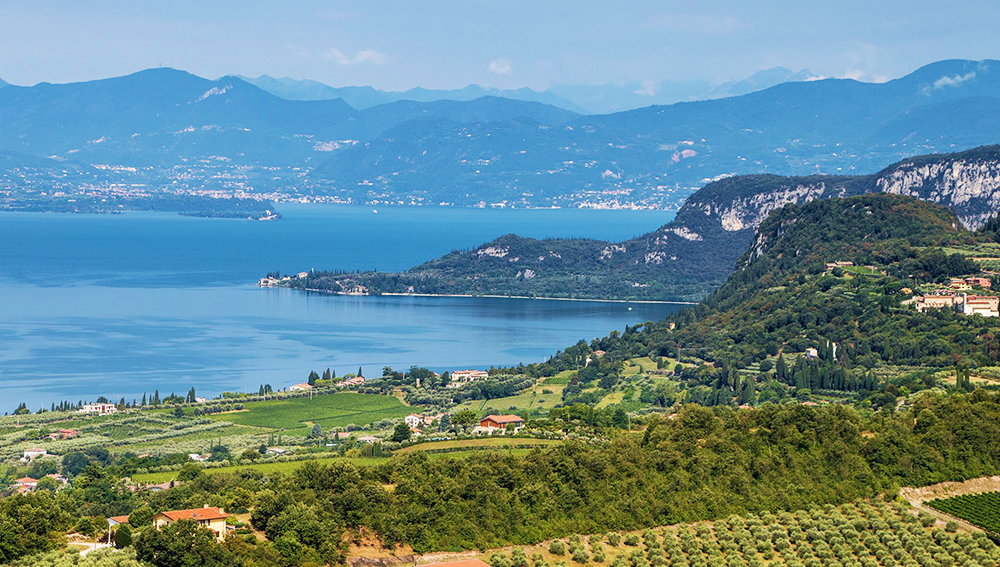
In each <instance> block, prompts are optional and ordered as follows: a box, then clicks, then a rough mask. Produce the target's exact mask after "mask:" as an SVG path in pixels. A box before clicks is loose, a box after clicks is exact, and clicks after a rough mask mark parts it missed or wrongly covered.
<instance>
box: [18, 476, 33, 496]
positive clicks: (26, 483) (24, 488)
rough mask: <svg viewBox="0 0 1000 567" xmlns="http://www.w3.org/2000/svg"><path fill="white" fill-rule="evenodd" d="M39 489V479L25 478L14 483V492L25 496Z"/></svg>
mask: <svg viewBox="0 0 1000 567" xmlns="http://www.w3.org/2000/svg"><path fill="white" fill-rule="evenodd" d="M37 487H38V479H37V478H31V477H30V476H24V477H21V478H19V479H17V480H15V481H14V490H15V491H17V492H19V493H21V494H24V493H26V492H31V491H32V490H34V489H35V488H37Z"/></svg>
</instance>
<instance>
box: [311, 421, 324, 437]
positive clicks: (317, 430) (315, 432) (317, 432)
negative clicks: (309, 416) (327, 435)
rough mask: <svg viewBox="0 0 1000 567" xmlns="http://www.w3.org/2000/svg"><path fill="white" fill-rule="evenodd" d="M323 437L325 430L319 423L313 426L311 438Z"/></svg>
mask: <svg viewBox="0 0 1000 567" xmlns="http://www.w3.org/2000/svg"><path fill="white" fill-rule="evenodd" d="M322 436H323V428H322V427H320V425H319V424H318V423H314V424H313V426H312V431H310V432H309V437H310V438H312V439H316V438H318V437H322Z"/></svg>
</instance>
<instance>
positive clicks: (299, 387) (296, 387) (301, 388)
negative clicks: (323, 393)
mask: <svg viewBox="0 0 1000 567" xmlns="http://www.w3.org/2000/svg"><path fill="white" fill-rule="evenodd" d="M306 390H312V386H310V385H309V382H303V383H301V384H293V385H291V386H289V387H288V391H289V392H305V391H306Z"/></svg>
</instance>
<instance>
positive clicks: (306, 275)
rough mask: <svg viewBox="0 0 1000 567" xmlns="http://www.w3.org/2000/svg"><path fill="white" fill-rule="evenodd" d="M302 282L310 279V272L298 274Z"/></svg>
mask: <svg viewBox="0 0 1000 567" xmlns="http://www.w3.org/2000/svg"><path fill="white" fill-rule="evenodd" d="M296 275H297V276H298V277H299V279H300V280H304V279H306V278H308V277H309V272H299V273H298V274H296Z"/></svg>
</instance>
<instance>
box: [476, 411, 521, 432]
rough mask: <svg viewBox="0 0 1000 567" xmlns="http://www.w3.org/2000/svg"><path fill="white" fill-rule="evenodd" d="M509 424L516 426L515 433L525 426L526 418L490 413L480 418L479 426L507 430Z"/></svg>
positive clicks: (487, 428)
mask: <svg viewBox="0 0 1000 567" xmlns="http://www.w3.org/2000/svg"><path fill="white" fill-rule="evenodd" d="M508 425H513V426H514V433H517V432H518V431H520V429H521V428H522V427H524V420H523V419H521V418H520V417H518V416H516V415H488V416H486V417H484V418H482V419H480V420H479V427H482V428H483V429H485V430H487V431H489V430H491V429H500V430H506V429H507V426H508Z"/></svg>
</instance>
